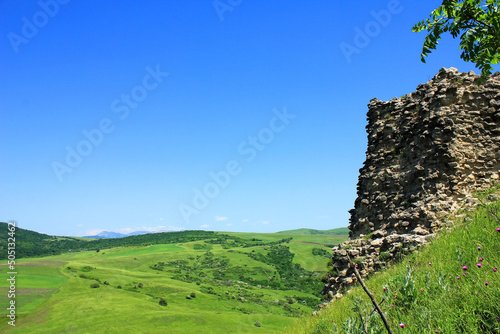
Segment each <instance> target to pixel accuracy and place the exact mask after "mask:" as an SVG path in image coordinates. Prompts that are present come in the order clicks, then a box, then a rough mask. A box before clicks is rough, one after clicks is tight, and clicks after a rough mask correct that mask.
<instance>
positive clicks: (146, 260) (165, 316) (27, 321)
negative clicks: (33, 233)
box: [0, 233, 345, 333]
mask: <svg viewBox="0 0 500 334" xmlns="http://www.w3.org/2000/svg"><path fill="white" fill-rule="evenodd" d="M174 236H176V238H177V236H182V238H180V239H176V240H177V241H179V242H176V243H174V242H171V243H168V244H150V245H147V246H143V245H135V246H122V247H114V248H109V249H100V250H99V251H98V252H97V251H84V252H77V253H65V254H61V255H54V256H48V257H39V258H26V259H21V260H18V261H16V270H17V272H18V275H17V276H16V278H17V280H16V306H17V307H16V316H17V319H16V327H15V328H12V327H11V326H9V325H8V324H7V321H8V319H7V318H6V317H2V319H1V320H0V332H2V333H4V332H5V333H63V332H72V333H94V332H95V333H165V332H168V333H186V332H191V331H196V332H198V333H218V332H220V333H257V332H258V333H277V332H280V331H281V330H282V329H283V328H285V327H286V326H288V325H290V324H291V323H293V322H295V321H297V319H298V318H299V317H300V316H301V315H304V314H310V313H311V312H312V311H313V310H314V308H315V306H316V305H317V304H318V303H319V302H320V298H319V294H318V292H319V291H320V290H321V286H322V283H321V281H320V277H321V275H323V274H324V272H325V271H326V262H327V261H328V258H327V257H328V251H329V248H328V247H329V246H325V244H327V243H339V242H342V241H344V240H345V237H338V236H326V235H317V236H315V235H299V234H297V235H293V236H288V235H283V234H245V233H234V235H221V234H214V233H212V234H207V235H204V236H203V238H204V239H195V240H191V241H186V242H181V241H183V238H184V239H185V238H188V237H189V238H191V237H201V236H198V235H196V233H194V234H193V233H191V234H186V233H181V234H175V235H174ZM299 252H300V254H299ZM6 262H7V261H5V264H0V272H1V273H2V277H5V276H6V272H7V271H8V269H7V266H6ZM7 283H8V282H7V281H6V280H2V281H0V305H7V303H8V302H9V300H8V298H7V286H8V284H7ZM93 284H99V287H97V288H91V285H93ZM188 297H189V298H188ZM162 298H163V299H164V300H165V301H166V303H167V305H166V306H162V305H160V301H161V300H162ZM3 308H4V309H5V307H3ZM258 326H260V327H258Z"/></svg>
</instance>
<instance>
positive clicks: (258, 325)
mask: <svg viewBox="0 0 500 334" xmlns="http://www.w3.org/2000/svg"><path fill="white" fill-rule="evenodd" d="M253 325H254V326H255V327H260V326H262V324H261V323H260V322H258V321H256V322H255V323H254V324H253Z"/></svg>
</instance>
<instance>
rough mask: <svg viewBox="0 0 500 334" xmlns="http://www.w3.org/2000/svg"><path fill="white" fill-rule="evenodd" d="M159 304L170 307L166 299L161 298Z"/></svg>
mask: <svg viewBox="0 0 500 334" xmlns="http://www.w3.org/2000/svg"><path fill="white" fill-rule="evenodd" d="M158 304H160V305H161V306H167V305H168V303H167V301H166V300H165V298H160V301H159V303H158Z"/></svg>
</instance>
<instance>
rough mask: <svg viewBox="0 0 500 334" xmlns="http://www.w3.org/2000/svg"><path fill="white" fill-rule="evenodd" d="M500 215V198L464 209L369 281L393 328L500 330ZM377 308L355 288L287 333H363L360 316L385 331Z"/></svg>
mask: <svg viewBox="0 0 500 334" xmlns="http://www.w3.org/2000/svg"><path fill="white" fill-rule="evenodd" d="M492 193H497V194H498V193H500V187H496V188H493V189H491V190H490V191H489V192H487V193H485V194H482V195H480V198H482V199H486V198H488V196H489V195H491V194H492ZM489 198H490V199H494V198H498V197H496V196H495V195H494V196H490V197H489ZM494 215H496V218H495V217H493V216H494ZM499 218H500V201H496V202H494V203H493V204H489V205H487V206H482V207H480V208H478V209H477V210H476V211H474V212H470V213H463V214H461V215H458V216H456V217H455V226H454V227H453V229H451V230H447V231H442V232H441V233H439V235H438V236H437V238H435V240H433V241H432V243H431V244H430V245H429V246H426V247H424V248H423V249H422V250H421V251H420V252H418V253H415V254H412V255H411V256H409V257H407V258H406V259H405V260H403V262H401V263H398V264H396V265H393V266H391V267H390V268H388V269H387V270H386V271H384V272H382V273H380V274H377V275H374V276H372V277H371V278H370V279H369V280H367V281H366V285H367V286H368V288H369V289H370V290H371V291H373V293H374V295H375V297H376V300H377V301H378V302H380V303H381V304H382V308H383V310H384V312H385V314H386V317H387V318H388V320H389V322H390V324H391V326H392V330H393V331H394V332H395V333H399V332H401V333H403V332H404V333H415V334H420V333H470V334H473V333H477V334H480V333H481V334H484V333H500V272H498V268H500V220H499ZM371 311H372V305H371V303H370V302H369V299H368V297H367V296H366V295H365V293H364V292H363V291H362V290H361V288H360V287H354V288H352V289H351V291H350V293H348V294H345V295H344V297H343V298H341V299H338V300H336V301H335V302H333V303H331V304H330V305H329V307H327V308H326V309H325V310H323V311H322V312H320V314H319V315H318V316H316V317H310V316H306V317H304V318H303V319H302V320H301V321H300V322H298V323H296V324H294V325H293V326H290V327H288V328H287V330H286V331H285V332H286V333H316V334H320V333H365V332H364V330H363V328H362V326H363V323H362V321H361V320H360V319H361V317H362V318H363V319H364V320H366V319H368V318H369V319H370V320H369V325H368V328H369V330H370V333H386V331H385V329H384V327H383V324H382V322H381V319H380V317H379V316H378V314H376V313H371ZM370 314H371V316H370ZM400 325H401V326H403V325H404V327H400Z"/></svg>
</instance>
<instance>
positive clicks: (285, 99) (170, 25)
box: [0, 0, 477, 235]
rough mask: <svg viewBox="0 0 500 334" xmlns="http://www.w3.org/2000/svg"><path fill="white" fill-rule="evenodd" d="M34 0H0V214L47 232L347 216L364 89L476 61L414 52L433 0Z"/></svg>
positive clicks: (411, 83)
mask: <svg viewBox="0 0 500 334" xmlns="http://www.w3.org/2000/svg"><path fill="white" fill-rule="evenodd" d="M40 3H41V4H42V5H40V4H39V3H37V1H19V0H5V1H1V2H0V19H1V23H2V24H1V25H0V36H1V39H0V66H1V68H0V73H1V81H0V156H1V158H2V159H1V164H0V182H1V183H0V185H1V193H0V220H1V221H7V220H17V221H18V224H19V226H20V227H23V228H27V229H31V230H36V231H40V232H44V233H48V234H55V235H86V234H91V233H94V232H99V231H100V230H108V231H117V232H129V231H133V230H150V231H154V230H162V229H163V230H165V229H200V228H201V229H206V230H216V231H228V230H230V231H259V232H274V231H279V230H286V229H295V228H302V227H307V228H315V229H330V228H336V227H343V226H347V225H348V217H349V215H348V212H347V211H348V210H349V209H351V208H352V207H353V205H354V199H355V197H356V183H357V178H358V170H359V168H361V167H362V163H363V161H364V158H365V151H366V142H367V140H366V133H365V125H366V111H367V106H366V105H367V104H368V103H369V101H370V99H372V98H375V97H377V98H379V99H382V100H388V99H391V98H393V97H395V96H396V97H399V96H401V95H403V94H406V93H409V92H412V91H414V90H415V88H416V86H417V85H418V84H420V83H423V82H426V81H428V80H429V79H431V78H432V76H434V74H435V73H437V71H438V70H439V68H441V67H452V66H453V67H457V68H458V69H459V70H460V71H469V70H474V66H473V64H468V63H464V62H463V61H461V60H460V58H459V50H458V42H457V41H453V40H451V39H449V38H447V39H444V40H443V41H442V42H441V43H440V46H439V48H438V50H437V51H435V52H434V53H433V54H431V56H430V58H429V59H428V62H427V64H423V63H421V62H420V56H419V55H420V51H421V47H422V41H423V39H424V34H415V33H412V32H411V27H412V25H413V24H414V23H416V22H417V21H418V20H420V19H423V18H426V17H427V15H428V13H429V12H430V11H431V10H432V9H433V8H435V7H437V6H438V5H439V4H440V1H409V0H401V1H385V0H384V1H308V2H304V1H289V0H288V1H284V0H280V1H263V0H254V1H248V0H243V1H239V0H221V1H218V2H215V4H216V5H217V8H216V6H214V1H212V0H208V1H192V0H183V1H170V0H169V1H148V2H140V1H129V0H122V1H95V0H89V1H76V0H72V1H69V0H64V1H63V0H59V1H57V2H56V0H41V2H40ZM381 11H382V12H381ZM374 13H378V14H375V15H374ZM387 13H389V15H387ZM376 17H378V21H377V18H376ZM360 30H361V31H365V32H364V33H363V34H366V31H368V35H365V36H362V35H361V34H360V33H359V31H360ZM353 50H355V52H354V51H353ZM476 72H477V71H476ZM214 175H217V176H215V178H216V179H217V182H215V181H214V180H213V178H214Z"/></svg>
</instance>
